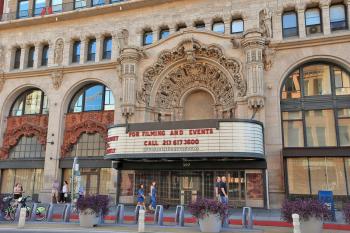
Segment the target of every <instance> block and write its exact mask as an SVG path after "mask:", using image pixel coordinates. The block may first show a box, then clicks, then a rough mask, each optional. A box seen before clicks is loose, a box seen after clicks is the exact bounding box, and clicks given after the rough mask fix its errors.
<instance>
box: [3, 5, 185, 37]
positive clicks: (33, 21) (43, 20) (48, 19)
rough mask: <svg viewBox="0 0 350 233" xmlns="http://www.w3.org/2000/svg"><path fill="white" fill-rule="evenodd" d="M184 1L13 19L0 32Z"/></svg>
mask: <svg viewBox="0 0 350 233" xmlns="http://www.w3.org/2000/svg"><path fill="white" fill-rule="evenodd" d="M173 1H184V0H130V1H127V2H120V3H118V4H106V5H103V6H99V7H89V8H85V9H79V10H72V11H67V12H62V13H57V14H50V15H45V16H39V17H31V18H25V19H15V20H8V21H4V22H0V30H5V29H13V28H17V27H26V26H34V25H43V24H48V23H54V22H57V21H66V20H72V19H79V18H85V17H91V16H97V15H103V14H110V13H116V12H123V11H127V10H133V9H138V8H142V7H148V6H154V5H158V4H163V3H169V2H173Z"/></svg>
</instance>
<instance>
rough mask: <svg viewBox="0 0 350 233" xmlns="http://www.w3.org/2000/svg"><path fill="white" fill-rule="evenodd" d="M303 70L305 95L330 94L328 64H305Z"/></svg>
mask: <svg viewBox="0 0 350 233" xmlns="http://www.w3.org/2000/svg"><path fill="white" fill-rule="evenodd" d="M303 71H304V92H305V93H304V94H305V96H314V95H330V94H331V80H330V69H329V66H328V65H312V66H306V67H304V69H303Z"/></svg>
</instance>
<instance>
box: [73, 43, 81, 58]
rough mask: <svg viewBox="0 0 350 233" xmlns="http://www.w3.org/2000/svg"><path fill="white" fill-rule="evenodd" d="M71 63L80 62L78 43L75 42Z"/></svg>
mask: <svg viewBox="0 0 350 233" xmlns="http://www.w3.org/2000/svg"><path fill="white" fill-rule="evenodd" d="M72 62H73V63H79V62H80V41H75V42H74V44H73V57H72Z"/></svg>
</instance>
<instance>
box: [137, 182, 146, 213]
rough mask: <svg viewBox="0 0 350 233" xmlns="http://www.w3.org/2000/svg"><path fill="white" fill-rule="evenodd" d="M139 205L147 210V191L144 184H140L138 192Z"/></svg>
mask: <svg viewBox="0 0 350 233" xmlns="http://www.w3.org/2000/svg"><path fill="white" fill-rule="evenodd" d="M137 205H138V206H142V207H143V209H144V210H145V209H146V208H145V190H144V187H143V184H140V186H139V190H138V191H137Z"/></svg>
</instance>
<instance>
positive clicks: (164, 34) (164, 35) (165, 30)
mask: <svg viewBox="0 0 350 233" xmlns="http://www.w3.org/2000/svg"><path fill="white" fill-rule="evenodd" d="M169 34H170V31H169V28H168V27H165V28H162V29H161V30H160V33H159V39H160V40H161V39H165V38H168V37H169Z"/></svg>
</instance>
